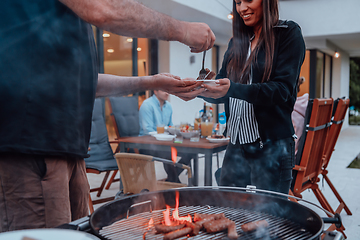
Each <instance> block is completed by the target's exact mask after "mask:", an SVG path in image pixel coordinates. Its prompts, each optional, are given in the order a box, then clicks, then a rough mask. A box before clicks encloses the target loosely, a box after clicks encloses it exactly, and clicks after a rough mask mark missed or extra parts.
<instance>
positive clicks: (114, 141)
mask: <svg viewBox="0 0 360 240" xmlns="http://www.w3.org/2000/svg"><path fill="white" fill-rule="evenodd" d="M109 143H110V144H114V143H115V144H119V143H120V141H119V140H116V139H115V140H111V141H109Z"/></svg>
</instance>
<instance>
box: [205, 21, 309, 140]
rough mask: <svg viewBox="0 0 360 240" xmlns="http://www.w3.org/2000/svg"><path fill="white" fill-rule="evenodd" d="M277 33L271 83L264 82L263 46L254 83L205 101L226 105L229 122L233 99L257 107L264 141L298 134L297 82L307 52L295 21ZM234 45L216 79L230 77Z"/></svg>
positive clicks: (280, 26)
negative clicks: (295, 119) (293, 117)
mask: <svg viewBox="0 0 360 240" xmlns="http://www.w3.org/2000/svg"><path fill="white" fill-rule="evenodd" d="M274 30H275V38H276V41H275V52H274V61H273V67H272V72H271V76H270V80H269V81H267V82H264V83H261V80H262V76H263V73H264V66H265V52H264V48H263V47H262V48H260V50H259V52H258V55H257V63H255V64H253V66H252V84H249V85H247V84H240V83H234V82H233V81H231V85H230V88H229V91H228V92H227V94H226V95H225V96H224V97H222V98H219V99H211V98H204V99H205V100H206V101H208V102H211V103H225V112H226V115H227V119H229V118H228V116H229V97H233V98H238V99H242V100H245V101H247V102H249V103H251V104H253V105H254V112H255V116H256V119H257V122H258V126H259V133H260V137H261V140H262V141H266V140H277V139H283V138H287V137H291V136H292V135H293V134H294V128H293V125H292V121H291V112H292V111H293V107H294V104H295V100H296V95H297V89H296V85H297V79H298V78H299V74H300V69H301V65H302V63H303V61H304V57H305V50H306V49H305V43H304V39H303V36H302V33H301V29H300V27H299V25H298V24H296V23H295V22H293V21H280V22H279V24H278V25H277V26H275V27H274ZM231 46H232V39H231V40H230V42H229V46H228V50H227V51H226V53H225V55H224V60H223V64H222V67H221V70H220V72H219V74H218V75H217V76H216V79H221V78H227V77H228V76H227V71H226V67H227V64H228V63H229V61H230V59H229V51H230V50H229V49H231ZM230 80H232V79H230Z"/></svg>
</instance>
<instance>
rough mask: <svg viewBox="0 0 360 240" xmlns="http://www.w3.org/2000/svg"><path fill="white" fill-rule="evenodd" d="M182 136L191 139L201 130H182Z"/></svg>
mask: <svg viewBox="0 0 360 240" xmlns="http://www.w3.org/2000/svg"><path fill="white" fill-rule="evenodd" d="M180 134H181V136H183V138H186V139H190V138H192V137H195V136H197V135H199V130H190V131H180Z"/></svg>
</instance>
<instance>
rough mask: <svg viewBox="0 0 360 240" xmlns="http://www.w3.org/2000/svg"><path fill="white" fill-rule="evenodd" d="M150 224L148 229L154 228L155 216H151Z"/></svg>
mask: <svg viewBox="0 0 360 240" xmlns="http://www.w3.org/2000/svg"><path fill="white" fill-rule="evenodd" d="M148 225H149V226H148V229H147V230H149V229H150V228H152V227H153V226H154V219H153V218H150V221H149V223H148Z"/></svg>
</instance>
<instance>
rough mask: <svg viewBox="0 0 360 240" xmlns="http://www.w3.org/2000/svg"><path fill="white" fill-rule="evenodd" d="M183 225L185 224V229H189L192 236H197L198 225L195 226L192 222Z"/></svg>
mask: <svg viewBox="0 0 360 240" xmlns="http://www.w3.org/2000/svg"><path fill="white" fill-rule="evenodd" d="M185 224H186V226H187V227H191V229H192V234H193V235H198V234H199V231H200V226H199V225H197V224H195V223H192V222H186V223H185Z"/></svg>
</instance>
